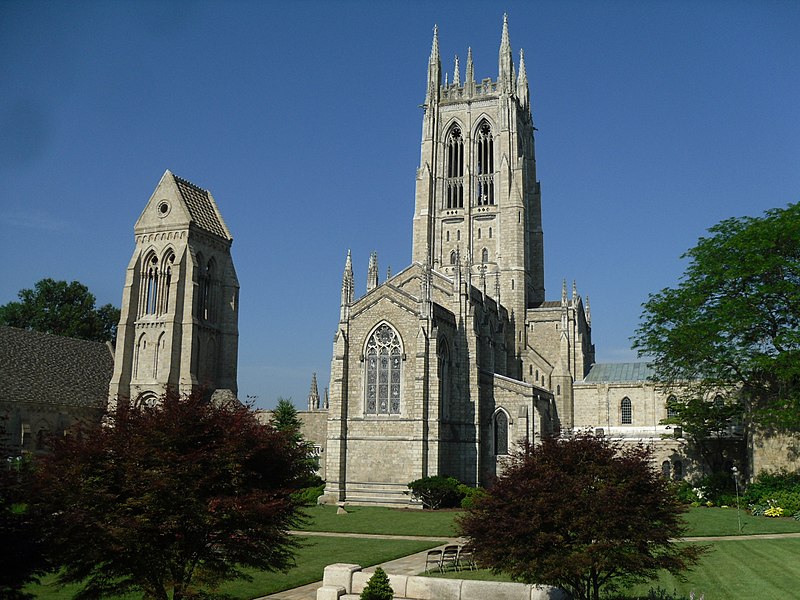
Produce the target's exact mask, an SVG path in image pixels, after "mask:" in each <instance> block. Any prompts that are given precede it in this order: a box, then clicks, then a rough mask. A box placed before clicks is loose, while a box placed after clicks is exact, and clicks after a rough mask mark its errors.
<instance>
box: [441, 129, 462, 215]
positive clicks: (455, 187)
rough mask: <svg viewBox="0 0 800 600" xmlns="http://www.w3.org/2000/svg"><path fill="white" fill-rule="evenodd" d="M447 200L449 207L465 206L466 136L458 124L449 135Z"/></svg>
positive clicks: (446, 181)
mask: <svg viewBox="0 0 800 600" xmlns="http://www.w3.org/2000/svg"><path fill="white" fill-rule="evenodd" d="M446 158H447V167H446V174H447V177H446V178H445V190H446V193H445V201H446V205H447V208H464V138H463V137H462V135H461V128H460V127H458V126H457V125H456V126H454V127H453V128H452V129H450V133H449V134H448V135H447V157H446Z"/></svg>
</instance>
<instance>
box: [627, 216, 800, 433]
mask: <svg viewBox="0 0 800 600" xmlns="http://www.w3.org/2000/svg"><path fill="white" fill-rule="evenodd" d="M709 234H710V235H709V236H708V237H703V238H700V240H699V241H698V243H697V245H696V246H695V247H694V248H692V249H690V250H689V251H688V252H686V254H684V256H683V258H687V259H688V260H689V265H688V267H687V269H686V271H685V273H684V275H683V276H682V278H681V281H680V283H679V284H678V285H677V286H676V287H674V288H665V289H663V290H661V291H660V292H658V293H655V294H651V295H650V297H649V299H648V301H647V302H646V303H645V304H644V311H643V313H642V318H641V324H640V326H639V328H638V329H637V330H636V334H635V336H634V338H633V342H634V347H635V348H636V349H637V350H638V351H639V355H640V356H646V357H648V358H649V359H650V360H651V361H652V365H653V368H654V370H655V376H654V379H656V380H657V381H659V382H662V383H664V384H666V385H668V386H671V387H673V388H674V389H675V390H676V395H677V402H675V403H674V406H673V409H674V411H675V413H676V416H675V418H674V419H673V422H675V423H678V424H681V425H682V426H683V427H684V431H686V432H689V434H690V435H692V436H693V437H694V439H695V440H701V439H703V438H706V439H708V438H711V437H713V436H714V435H715V433H716V432H717V431H719V430H720V429H724V428H725V427H726V426H727V425H729V424H731V423H734V424H735V423H736V422H737V421H739V420H742V421H743V422H744V423H745V424H748V423H755V424H757V425H764V426H774V427H778V428H780V429H785V430H795V431H796V430H797V429H798V428H800V410H799V409H800V204H792V205H789V206H787V207H786V208H782V209H773V210H769V211H767V212H766V213H765V214H764V215H763V216H762V217H742V218H732V219H727V220H725V221H722V222H721V223H719V224H717V225H715V226H714V227H712V228H711V229H710V230H709ZM717 394H721V395H722V396H724V397H725V402H724V406H722V407H720V406H719V404H718V405H717V406H714V405H713V404H712V406H710V407H709V406H708V404H709V401H710V400H712V399H713V398H714V397H716V395H717Z"/></svg>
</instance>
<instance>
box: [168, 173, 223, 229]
mask: <svg viewBox="0 0 800 600" xmlns="http://www.w3.org/2000/svg"><path fill="white" fill-rule="evenodd" d="M173 177H174V178H175V183H176V185H177V186H178V191H179V192H180V194H181V197H182V198H183V201H184V202H185V203H186V207H187V208H188V209H189V214H190V215H191V217H192V220H193V221H194V222H195V224H196V225H197V226H198V227H200V229H204V230H205V231H208V232H210V233H213V234H215V235H218V236H220V237H223V238H226V239H228V238H230V237H231V235H230V233H228V228H227V227H225V223H223V221H222V216H221V215H220V214H219V211H218V210H217V206H216V204H215V203H214V200H213V199H212V198H211V194H209V193H208V190H204V189H203V188H201V187H198V186H196V185H195V184H193V183H191V182H190V181H187V180H185V179H181V178H180V177H178V176H177V175H175V174H173Z"/></svg>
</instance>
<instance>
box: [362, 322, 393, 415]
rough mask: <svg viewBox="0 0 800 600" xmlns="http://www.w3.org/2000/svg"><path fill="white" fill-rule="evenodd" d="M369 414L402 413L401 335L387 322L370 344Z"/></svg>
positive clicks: (368, 357) (376, 332) (368, 345)
mask: <svg viewBox="0 0 800 600" xmlns="http://www.w3.org/2000/svg"><path fill="white" fill-rule="evenodd" d="M365 354H366V356H365V363H366V370H367V373H366V380H367V386H366V395H367V397H366V413H367V414H371V415H399V414H400V364H401V358H402V347H401V344H400V336H398V335H397V332H396V331H395V330H394V329H392V328H391V327H390V326H389V325H387V324H386V323H383V324H382V325H381V326H380V327H378V328H377V329H376V330H375V331H374V332H373V334H372V335H371V336H370V338H369V341H368V342H367V350H366V353H365Z"/></svg>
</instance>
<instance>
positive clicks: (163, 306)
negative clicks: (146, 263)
mask: <svg viewBox="0 0 800 600" xmlns="http://www.w3.org/2000/svg"><path fill="white" fill-rule="evenodd" d="M174 263H175V253H174V252H173V251H172V250H169V251H168V252H167V253H166V254H165V255H164V260H163V261H161V279H162V284H161V302H160V310H159V313H161V314H163V313H166V312H169V292H170V287H171V285H172V266H173V264H174Z"/></svg>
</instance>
